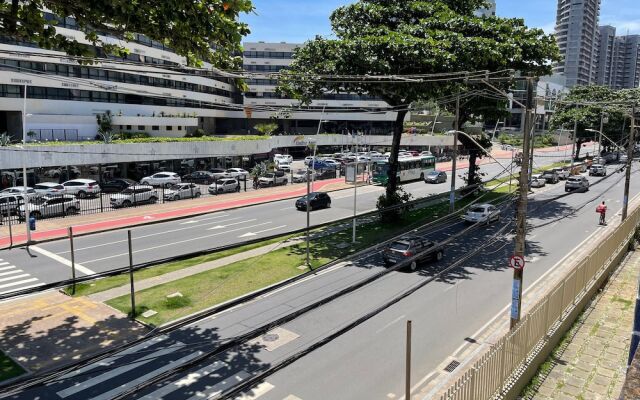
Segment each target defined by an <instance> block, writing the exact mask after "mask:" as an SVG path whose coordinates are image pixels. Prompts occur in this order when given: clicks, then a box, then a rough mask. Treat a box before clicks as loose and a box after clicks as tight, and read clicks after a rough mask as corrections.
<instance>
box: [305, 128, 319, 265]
mask: <svg viewBox="0 0 640 400" xmlns="http://www.w3.org/2000/svg"><path fill="white" fill-rule="evenodd" d="M309 143H317V142H313V141H311V140H310V141H309ZM316 148H317V146H315V145H314V146H313V158H312V159H311V162H310V163H309V164H307V176H306V181H307V204H306V206H307V207H306V211H307V230H306V242H307V267H309V269H311V256H310V249H309V241H310V232H309V229H310V227H311V205H310V202H311V192H312V191H313V180H312V179H313V178H312V177H311V174H313V173H314V171H315V169H316ZM309 167H311V170H309Z"/></svg>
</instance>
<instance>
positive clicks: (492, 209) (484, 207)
mask: <svg viewBox="0 0 640 400" xmlns="http://www.w3.org/2000/svg"><path fill="white" fill-rule="evenodd" d="M462 219H463V220H465V221H466V222H469V223H473V224H475V223H480V224H490V223H492V222H496V221H500V210H499V209H498V208H496V206H494V205H492V204H478V205H475V206H471V207H470V208H469V210H468V211H467V213H466V214H465V215H463V216H462Z"/></svg>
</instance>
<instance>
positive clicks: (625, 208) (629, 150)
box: [622, 104, 636, 221]
mask: <svg viewBox="0 0 640 400" xmlns="http://www.w3.org/2000/svg"><path fill="white" fill-rule="evenodd" d="M635 130H636V106H635V104H634V105H633V107H631V131H630V133H629V145H628V146H627V170H626V173H625V180H624V200H623V203H622V220H623V221H624V220H625V219H627V212H628V208H629V186H630V184H631V161H633V148H634V143H635Z"/></svg>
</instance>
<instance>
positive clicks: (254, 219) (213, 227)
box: [207, 218, 258, 231]
mask: <svg viewBox="0 0 640 400" xmlns="http://www.w3.org/2000/svg"><path fill="white" fill-rule="evenodd" d="M236 219H238V218H236ZM257 220H258V219H257V218H253V219H248V220H245V221H240V222H234V223H233V224H226V225H217V226H212V227H211V228H207V230H208V231H215V230H218V229H224V228H227V227H229V226H235V225H242V224H246V223H247V222H254V221H257Z"/></svg>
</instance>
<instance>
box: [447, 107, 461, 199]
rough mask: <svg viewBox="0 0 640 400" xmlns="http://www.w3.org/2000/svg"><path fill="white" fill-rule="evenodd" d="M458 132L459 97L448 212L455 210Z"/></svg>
mask: <svg viewBox="0 0 640 400" xmlns="http://www.w3.org/2000/svg"><path fill="white" fill-rule="evenodd" d="M459 130H460V95H458V97H457V98H456V126H455V132H454V133H453V160H452V162H451V191H450V192H449V212H454V211H455V210H456V173H457V161H458V131H459Z"/></svg>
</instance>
